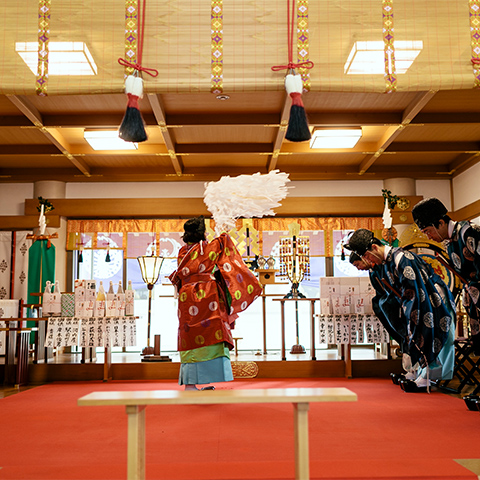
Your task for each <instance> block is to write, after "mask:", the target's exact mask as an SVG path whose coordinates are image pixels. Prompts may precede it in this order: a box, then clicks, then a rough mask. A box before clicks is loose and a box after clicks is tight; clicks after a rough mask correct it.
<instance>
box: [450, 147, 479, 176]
mask: <svg viewBox="0 0 480 480" xmlns="http://www.w3.org/2000/svg"><path fill="white" fill-rule="evenodd" d="M478 162H480V152H465V153H461V154H460V155H458V156H457V157H456V158H455V159H454V160H453V161H452V162H451V163H450V164H449V165H448V168H449V170H450V171H451V173H452V174H453V175H454V176H456V175H459V174H460V173H462V172H464V171H465V170H468V169H469V168H471V167H473V166H474V165H476V164H477V163H478Z"/></svg>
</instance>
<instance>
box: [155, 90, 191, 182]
mask: <svg viewBox="0 0 480 480" xmlns="http://www.w3.org/2000/svg"><path fill="white" fill-rule="evenodd" d="M147 99H148V101H149V102H150V106H151V107H152V110H153V114H154V116H155V120H156V121H157V125H158V126H159V127H160V131H161V132H162V136H163V140H164V142H165V146H166V147H167V151H168V154H169V156H170V160H171V162H172V165H173V169H174V170H175V173H176V174H177V175H178V176H181V175H182V173H183V164H182V161H181V159H179V158H178V156H177V154H176V152H175V136H174V134H173V132H171V131H170V130H169V129H168V128H167V120H166V118H165V109H164V108H163V105H162V103H161V102H160V98H159V96H158V95H157V94H154V93H149V94H148V95H147Z"/></svg>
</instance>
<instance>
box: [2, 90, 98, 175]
mask: <svg viewBox="0 0 480 480" xmlns="http://www.w3.org/2000/svg"><path fill="white" fill-rule="evenodd" d="M7 98H8V99H9V100H10V101H11V102H12V103H13V104H14V105H15V106H16V107H17V108H18V109H19V110H20V111H21V112H22V113H23V114H24V115H25V116H26V117H27V118H28V119H29V120H30V121H31V122H32V123H33V124H34V125H35V126H36V127H37V128H38V129H39V130H40V131H41V132H42V133H43V134H44V135H45V137H46V138H47V139H48V140H49V141H50V142H51V143H52V145H54V146H55V147H56V148H57V149H58V150H59V151H60V152H61V153H62V154H63V155H65V157H67V158H68V160H70V162H71V163H72V165H74V166H75V167H76V168H77V169H78V170H80V171H81V172H82V173H83V175H85V176H87V177H88V176H89V175H90V168H89V167H88V165H87V164H86V163H85V162H84V161H83V160H81V159H79V158H75V157H74V156H73V155H72V154H71V153H70V151H69V150H70V148H69V147H70V146H69V144H68V142H67V141H66V140H65V139H64V138H63V136H62V135H61V134H60V133H59V132H58V131H56V130H55V129H51V130H49V129H47V128H46V127H45V125H44V123H43V117H42V114H41V113H40V112H39V111H38V110H37V108H36V107H35V106H34V105H32V104H31V103H30V102H29V101H28V100H27V98H26V97H25V96H20V95H7Z"/></svg>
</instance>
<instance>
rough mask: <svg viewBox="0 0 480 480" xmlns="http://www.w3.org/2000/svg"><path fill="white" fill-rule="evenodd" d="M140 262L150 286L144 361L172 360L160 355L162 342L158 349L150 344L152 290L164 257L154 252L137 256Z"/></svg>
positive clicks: (145, 280)
mask: <svg viewBox="0 0 480 480" xmlns="http://www.w3.org/2000/svg"><path fill="white" fill-rule="evenodd" d="M137 260H138V263H139V265H140V271H141V273H142V279H143V281H144V282H145V283H146V284H147V288H148V323H147V346H146V347H145V348H144V349H143V350H142V356H143V357H144V358H143V359H142V362H144V361H145V362H151V361H155V362H164V361H167V362H168V361H171V359H170V357H168V356H165V355H160V342H157V344H158V348H157V350H158V351H155V349H154V348H153V347H152V346H150V326H151V322H152V290H153V286H154V285H155V284H156V283H157V281H158V277H159V276H160V269H161V268H162V263H163V260H164V258H163V257H158V256H156V255H154V254H153V253H152V255H150V256H148V255H144V256H142V257H137Z"/></svg>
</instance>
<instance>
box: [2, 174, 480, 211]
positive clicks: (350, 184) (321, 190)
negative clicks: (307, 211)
mask: <svg viewBox="0 0 480 480" xmlns="http://www.w3.org/2000/svg"><path fill="white" fill-rule="evenodd" d="M479 169H480V167H479ZM478 175H480V174H478ZM477 178H478V177H477ZM467 179H468V175H467ZM470 180H471V179H470ZM288 186H289V187H292V188H290V189H289V196H291V197H308V196H319V197H346V196H353V197H362V196H367V197H368V196H375V195H379V196H380V195H382V189H383V188H384V185H383V181H382V180H346V181H318V182H315V181H311V182H310V181H305V182H290V183H289V184H288ZM204 190H205V184H204V183H203V182H138V183H135V182H125V183H106V182H105V183H102V182H98V183H86V182H85V183H81V182H79V183H77V182H75V183H67V185H66V197H65V198H176V197H182V198H202V197H203V192H204ZM474 190H475V192H477V191H478V189H474ZM33 191H34V188H33V183H12V184H0V215H23V214H24V200H25V199H26V198H33ZM416 191H417V195H423V196H424V197H425V198H427V197H437V198H439V199H440V200H441V201H442V202H443V203H444V204H445V206H446V207H447V208H448V209H449V210H450V209H451V208H452V202H451V200H450V181H449V180H417V182H416ZM392 193H393V194H394V195H395V192H392ZM477 197H478V194H477ZM472 201H473V200H472ZM467 203H470V202H467ZM461 206H463V204H462V205H461ZM455 207H456V208H460V207H458V206H457V205H455Z"/></svg>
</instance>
